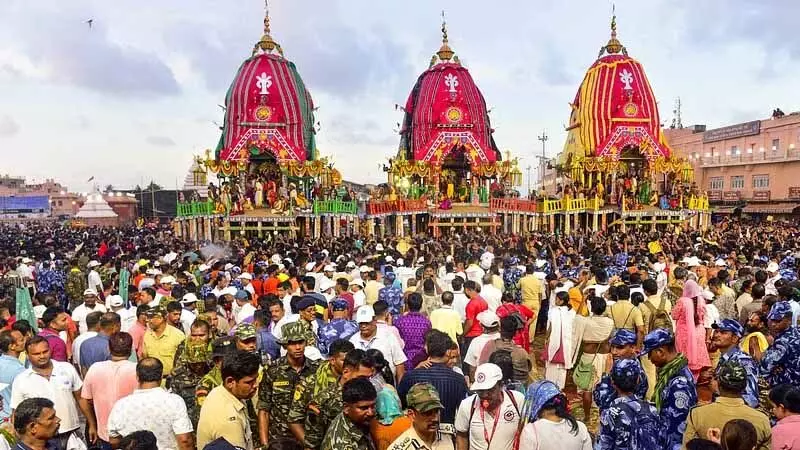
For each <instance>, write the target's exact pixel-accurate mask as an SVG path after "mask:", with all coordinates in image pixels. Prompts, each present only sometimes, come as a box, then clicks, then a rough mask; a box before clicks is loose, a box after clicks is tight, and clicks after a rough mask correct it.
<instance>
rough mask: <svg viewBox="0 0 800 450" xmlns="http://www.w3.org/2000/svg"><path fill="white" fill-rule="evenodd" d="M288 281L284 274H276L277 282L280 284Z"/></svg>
mask: <svg viewBox="0 0 800 450" xmlns="http://www.w3.org/2000/svg"><path fill="white" fill-rule="evenodd" d="M288 279H289V275H286V274H285V273H279V274H278V281H280V282H281V283H283V282H284V281H286V280H288Z"/></svg>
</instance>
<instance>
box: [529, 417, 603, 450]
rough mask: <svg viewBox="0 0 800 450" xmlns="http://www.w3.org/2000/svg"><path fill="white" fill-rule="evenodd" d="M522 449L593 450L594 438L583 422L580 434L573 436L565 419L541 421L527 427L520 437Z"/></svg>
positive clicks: (580, 425)
mask: <svg viewBox="0 0 800 450" xmlns="http://www.w3.org/2000/svg"><path fill="white" fill-rule="evenodd" d="M519 448H521V449H523V448H524V449H530V450H550V449H559V450H561V449H563V450H592V438H591V436H589V430H587V429H586V425H584V423H583V422H578V433H577V434H572V425H570V424H569V422H567V421H566V420H564V419H561V421H560V422H552V421H550V420H547V419H539V420H537V421H536V422H534V423H529V424H527V425H525V428H523V429H522V434H521V435H520V445H519Z"/></svg>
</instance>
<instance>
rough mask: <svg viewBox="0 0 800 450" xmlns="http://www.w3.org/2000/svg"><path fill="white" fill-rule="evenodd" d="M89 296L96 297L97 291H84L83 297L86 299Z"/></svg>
mask: <svg viewBox="0 0 800 450" xmlns="http://www.w3.org/2000/svg"><path fill="white" fill-rule="evenodd" d="M87 295H94V296H96V295H97V291H95V290H94V289H92V288H89V289H86V290H85V291H83V296H84V297H86V296H87Z"/></svg>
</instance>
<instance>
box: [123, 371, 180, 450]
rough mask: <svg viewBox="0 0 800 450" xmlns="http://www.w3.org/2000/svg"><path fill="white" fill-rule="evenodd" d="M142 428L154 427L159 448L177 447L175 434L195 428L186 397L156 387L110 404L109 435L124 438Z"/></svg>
mask: <svg viewBox="0 0 800 450" xmlns="http://www.w3.org/2000/svg"><path fill="white" fill-rule="evenodd" d="M139 430H148V431H152V432H153V434H155V435H156V440H157V443H158V448H159V450H174V449H177V448H178V441H177V439H175V435H176V434H186V433H191V432H192V431H194V428H193V427H192V421H191V420H189V414H187V412H186V404H185V403H184V402H183V399H182V398H180V397H179V396H178V395H176V394H170V393H169V392H167V391H165V390H164V389H163V388H161V387H157V388H151V389H137V390H135V391H133V394H131V395H129V396H127V397H123V398H121V399H119V400H118V401H117V403H115V404H114V407H113V408H111V414H109V416H108V435H109V436H110V437H116V438H121V437H123V436H127V435H129V434H131V433H133V432H134V431H139Z"/></svg>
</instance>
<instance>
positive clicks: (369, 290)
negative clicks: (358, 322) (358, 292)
mask: <svg viewBox="0 0 800 450" xmlns="http://www.w3.org/2000/svg"><path fill="white" fill-rule="evenodd" d="M382 288H383V284H381V283H378V282H377V281H375V280H369V281H367V284H366V286H364V296H365V297H366V302H367V304H368V305H372V304H373V303H375V302H377V301H378V291H380V290H381V289H382Z"/></svg>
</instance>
